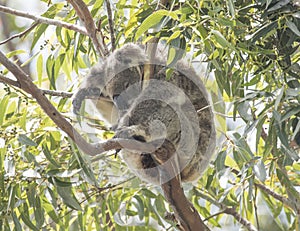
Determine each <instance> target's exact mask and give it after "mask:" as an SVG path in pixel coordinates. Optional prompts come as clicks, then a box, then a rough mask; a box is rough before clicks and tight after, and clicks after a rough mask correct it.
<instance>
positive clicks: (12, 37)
mask: <svg viewBox="0 0 300 231" xmlns="http://www.w3.org/2000/svg"><path fill="white" fill-rule="evenodd" d="M37 25H38V23H37V22H35V23H33V24H32V25H31V26H30V27H29V28H28V29H26V30H24V31H23V32H21V33H18V34H15V35H13V36H11V37H9V38H7V39H5V40H3V41H2V42H0V45H2V44H5V43H7V42H9V41H11V40H13V39H15V38H21V37H23V36H24V35H26V34H27V33H29V32H30V31H31V30H33V28H35V27H36V26H37Z"/></svg>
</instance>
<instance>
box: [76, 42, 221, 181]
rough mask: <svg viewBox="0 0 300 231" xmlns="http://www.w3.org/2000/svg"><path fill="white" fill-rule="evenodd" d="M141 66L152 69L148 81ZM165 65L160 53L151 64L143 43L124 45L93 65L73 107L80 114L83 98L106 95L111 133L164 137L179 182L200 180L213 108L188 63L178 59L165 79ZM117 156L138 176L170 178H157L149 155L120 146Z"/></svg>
mask: <svg viewBox="0 0 300 231" xmlns="http://www.w3.org/2000/svg"><path fill="white" fill-rule="evenodd" d="M145 64H149V65H152V68H153V76H151V78H150V80H147V81H146V80H143V74H144V68H145ZM168 68H170V67H167V66H166V57H165V55H162V53H161V52H158V53H157V54H156V56H155V57H154V59H153V60H151V63H150V60H149V58H148V56H147V54H146V52H145V51H144V49H143V47H142V46H138V45H135V44H131V43H130V44H127V45H125V46H123V47H122V48H120V49H118V50H116V51H114V52H113V53H112V54H111V55H110V56H109V57H108V58H107V59H106V60H104V62H103V63H102V64H101V65H96V66H95V67H93V68H92V70H91V72H90V74H89V75H88V77H87V78H86V79H85V81H84V83H83V84H82V86H81V87H80V88H79V90H78V91H77V93H76V94H75V97H74V99H73V107H74V111H75V112H78V111H79V109H80V106H81V103H82V101H83V100H84V99H85V98H87V97H91V96H101V98H100V100H99V101H100V102H101V103H103V105H104V104H105V103H104V102H103V101H105V100H103V98H102V97H106V98H108V99H109V103H110V108H113V107H115V108H116V110H117V111H118V114H119V116H118V119H117V121H115V123H116V125H115V126H114V130H115V137H116V138H124V139H132V140H138V141H140V142H152V141H156V140H167V141H168V142H170V143H171V144H172V145H173V147H174V148H175V154H174V155H173V157H172V158H173V159H172V160H170V161H172V165H174V170H175V174H176V175H177V174H179V176H180V178H181V181H183V182H192V181H196V180H197V179H199V177H200V176H201V174H202V173H203V171H204V170H205V169H206V168H207V166H208V164H209V161H210V159H211V157H212V155H213V152H214V148H215V139H216V132H215V126H214V117H213V112H212V109H211V106H210V102H209V99H208V94H207V91H206V89H205V86H204V84H203V83H202V81H201V80H200V77H199V76H198V75H197V74H196V72H195V70H194V69H193V68H192V67H190V66H189V65H188V64H187V63H186V62H185V61H184V60H179V61H178V62H177V63H176V65H175V66H173V67H172V68H171V77H170V78H169V79H167V77H166V70H167V69H168ZM107 103H108V102H107ZM101 110H102V112H101V113H105V111H106V110H111V109H107V108H105V107H102V108H101V109H100V111H101ZM108 114H109V113H108ZM120 155H121V156H122V159H123V160H124V161H125V163H126V164H127V165H128V167H129V168H130V169H131V171H133V172H134V173H135V174H136V175H137V176H139V177H140V178H141V179H143V180H145V181H147V182H150V183H152V184H156V185H159V184H162V183H164V182H162V181H166V180H170V179H162V177H161V176H160V173H159V169H158V167H159V166H158V165H159V164H158V163H157V161H156V160H155V159H154V158H153V153H143V152H137V151H133V150H128V149H126V148H125V147H124V148H123V149H122V150H121V152H120ZM171 177H175V175H174V176H171Z"/></svg>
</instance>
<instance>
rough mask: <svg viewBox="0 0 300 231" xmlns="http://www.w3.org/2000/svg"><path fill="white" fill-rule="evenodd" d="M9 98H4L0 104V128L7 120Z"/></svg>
mask: <svg viewBox="0 0 300 231" xmlns="http://www.w3.org/2000/svg"><path fill="white" fill-rule="evenodd" d="M9 98H10V97H9V96H8V95H6V96H4V97H3V99H2V100H1V103H0V108H1V110H0V126H1V125H3V122H4V119H5V112H6V109H7V105H8V101H9Z"/></svg>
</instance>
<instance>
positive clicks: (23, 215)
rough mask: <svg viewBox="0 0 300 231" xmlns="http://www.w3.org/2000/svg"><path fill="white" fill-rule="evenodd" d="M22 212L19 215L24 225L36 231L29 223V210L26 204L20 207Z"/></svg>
mask: <svg viewBox="0 0 300 231" xmlns="http://www.w3.org/2000/svg"><path fill="white" fill-rule="evenodd" d="M22 208H23V211H20V213H21V215H20V216H21V218H22V220H23V221H24V223H25V224H26V225H27V226H28V227H29V228H30V229H31V230H33V231H38V229H37V227H36V226H35V225H34V224H33V223H32V222H31V219H30V215H29V210H28V205H27V204H26V203H24V204H23V206H22Z"/></svg>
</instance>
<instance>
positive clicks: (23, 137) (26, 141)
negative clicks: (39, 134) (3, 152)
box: [18, 134, 37, 147]
mask: <svg viewBox="0 0 300 231" xmlns="http://www.w3.org/2000/svg"><path fill="white" fill-rule="evenodd" d="M18 141H19V142H20V143H21V144H25V145H28V146H33V147H36V146H37V143H36V142H34V141H33V140H32V139H30V138H28V137H27V136H26V135H24V134H20V135H19V137H18Z"/></svg>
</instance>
